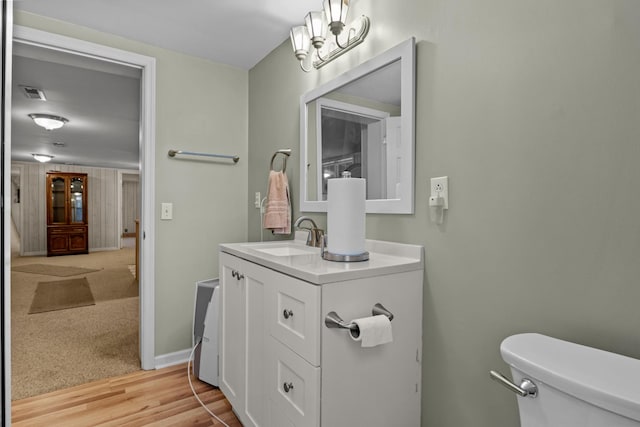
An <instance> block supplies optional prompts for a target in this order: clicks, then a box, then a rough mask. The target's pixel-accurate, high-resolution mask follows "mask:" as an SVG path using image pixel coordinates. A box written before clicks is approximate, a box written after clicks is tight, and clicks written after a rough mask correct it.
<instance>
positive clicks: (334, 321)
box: [324, 303, 393, 337]
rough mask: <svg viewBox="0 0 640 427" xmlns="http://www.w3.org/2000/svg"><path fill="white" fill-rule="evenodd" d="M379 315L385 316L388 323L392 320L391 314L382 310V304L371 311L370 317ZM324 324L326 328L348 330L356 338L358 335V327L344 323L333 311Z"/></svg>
mask: <svg viewBox="0 0 640 427" xmlns="http://www.w3.org/2000/svg"><path fill="white" fill-rule="evenodd" d="M380 314H383V315H385V316H387V317H388V318H389V321H392V320H393V313H391V312H390V311H389V310H387V309H386V308H384V306H383V305H382V304H380V303H377V304H376V305H374V306H373V308H372V309H371V315H373V316H377V315H380ZM324 324H325V325H326V327H327V328H340V329H348V330H350V331H352V332H353V334H354V336H356V337H357V336H358V335H360V330H359V328H358V325H356V324H355V323H353V322H351V323H346V322H345V321H344V320H342V317H340V316H338V313H336V312H335V311H332V312H330V313H328V314H327V315H326V316H325V318H324Z"/></svg>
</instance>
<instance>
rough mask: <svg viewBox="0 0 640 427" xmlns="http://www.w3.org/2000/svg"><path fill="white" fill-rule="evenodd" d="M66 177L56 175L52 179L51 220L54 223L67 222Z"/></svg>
mask: <svg viewBox="0 0 640 427" xmlns="http://www.w3.org/2000/svg"><path fill="white" fill-rule="evenodd" d="M64 187H65V185H64V178H62V177H55V178H53V179H52V180H51V220H52V222H53V223H57V224H60V223H66V222H67V218H66V213H65V206H64V198H65V195H64V190H65V188H64Z"/></svg>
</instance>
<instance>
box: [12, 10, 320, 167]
mask: <svg viewBox="0 0 640 427" xmlns="http://www.w3.org/2000/svg"><path fill="white" fill-rule="evenodd" d="M321 6H322V1H321V0H197V1H196V0H182V1H168V0H55V1H54V0H20V1H16V2H14V8H15V9H16V10H23V11H27V12H32V13H35V14H38V15H42V16H48V17H51V18H54V19H58V20H61V21H66V22H70V23H73V24H77V25H81V26H84V27H89V28H93V29H96V30H98V31H102V32H106V33H111V34H115V35H118V36H122V37H125V38H127V39H131V40H137V41H140V42H144V43H147V44H150V45H154V46H159V47H163V48H166V49H171V50H175V51H178V52H182V53H185V54H188V55H193V56H198V57H202V58H206V59H209V60H212V61H215V62H219V63H223V64H228V65H231V66H235V67H240V68H243V69H250V68H252V67H253V66H254V65H255V64H257V63H258V62H259V61H260V60H261V59H262V58H264V57H265V56H266V55H267V54H269V52H271V51H272V50H273V49H275V48H276V47H277V46H278V45H280V44H281V43H282V42H283V41H284V40H286V39H287V37H288V34H289V30H290V28H291V27H292V26H294V25H300V24H302V23H303V21H304V16H305V15H306V14H307V12H309V11H311V10H319V9H321ZM292 55H293V53H292ZM139 84H140V82H139V72H138V71H136V70H133V69H131V68H128V67H124V66H118V65H115V64H109V63H106V62H102V61H95V60H91V59H87V58H82V57H79V56H75V55H71V54H65V53H61V52H57V51H52V50H47V49H42V48H35V47H31V46H25V45H20V44H14V69H13V97H12V109H13V111H12V159H13V160H21V161H33V159H32V158H31V153H45V154H53V155H54V156H55V158H54V160H53V163H67V164H77V165H85V166H96V167H110V168H124V169H137V168H138V158H139V157H138V144H139V142H138V135H139V133H138V120H139V117H138V112H139V93H140V92H139ZM20 85H28V86H34V87H37V88H40V89H43V90H44V91H45V94H46V96H47V101H46V102H42V101H34V100H30V99H28V98H27V97H26V96H25V95H24V93H23V92H22V91H21V90H20V87H19V86H20ZM39 112H42V113H49V114H54V115H59V116H63V117H66V118H68V119H69V120H70V121H69V123H68V124H67V125H65V126H64V127H63V128H62V129H57V130H54V131H45V130H44V129H42V128H39V127H37V126H35V125H34V124H33V122H32V121H31V119H30V118H29V117H28V114H29V113H39ZM54 142H64V144H65V147H62V148H60V147H56V146H54V145H53V143H54Z"/></svg>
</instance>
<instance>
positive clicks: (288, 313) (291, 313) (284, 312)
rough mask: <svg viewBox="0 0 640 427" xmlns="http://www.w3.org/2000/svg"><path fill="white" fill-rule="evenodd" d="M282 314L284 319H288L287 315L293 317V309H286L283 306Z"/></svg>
mask: <svg viewBox="0 0 640 427" xmlns="http://www.w3.org/2000/svg"><path fill="white" fill-rule="evenodd" d="M282 315H283V316H284V318H285V319H288V318H289V317H293V310H287V309H286V308H285V309H284V311H283V312H282Z"/></svg>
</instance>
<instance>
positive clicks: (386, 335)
mask: <svg viewBox="0 0 640 427" xmlns="http://www.w3.org/2000/svg"><path fill="white" fill-rule="evenodd" d="M352 322H353V323H355V324H356V325H358V329H359V330H360V334H359V335H358V336H357V337H355V336H353V331H350V332H351V338H353V340H354V341H360V343H361V345H362V347H375V346H377V345H382V344H387V343H390V342H391V341H393V334H392V333H391V321H390V320H389V318H388V317H387V316H385V315H383V314H379V315H376V316H371V317H363V318H361V319H354V320H352Z"/></svg>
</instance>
